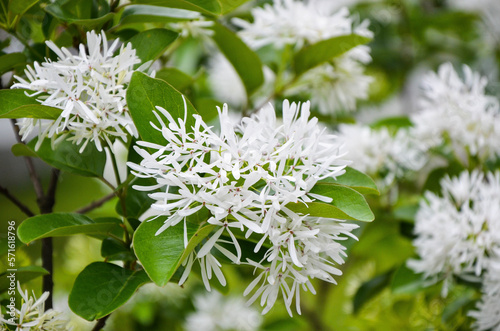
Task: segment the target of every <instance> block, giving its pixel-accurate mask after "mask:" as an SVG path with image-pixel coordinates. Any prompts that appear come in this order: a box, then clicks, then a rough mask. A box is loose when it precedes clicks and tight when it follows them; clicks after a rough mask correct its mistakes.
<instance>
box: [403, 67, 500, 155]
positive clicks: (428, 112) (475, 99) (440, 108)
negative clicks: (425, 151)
mask: <svg viewBox="0 0 500 331" xmlns="http://www.w3.org/2000/svg"><path fill="white" fill-rule="evenodd" d="M463 74H464V78H463V79H461V78H460V77H459V76H458V74H457V72H456V71H455V70H454V69H453V66H452V65H451V64H450V63H445V64H443V65H441V66H440V67H439V69H438V71H437V73H434V72H431V73H429V74H427V76H425V78H424V79H423V81H422V90H423V93H422V98H421V100H420V109H421V110H420V112H418V113H417V114H415V115H414V116H413V118H412V120H413V122H414V125H415V129H414V132H413V135H414V136H415V137H417V139H418V140H420V141H422V142H423V143H424V144H425V145H426V147H428V148H429V147H434V146H438V145H440V144H442V143H443V142H446V140H448V139H449V143H450V144H451V146H452V148H453V151H454V152H455V154H456V155H457V157H458V158H459V159H460V160H462V162H464V164H468V162H469V157H475V158H477V159H478V160H479V161H485V160H487V159H489V158H493V157H495V155H496V156H500V108H499V105H498V100H497V99H496V98H494V97H492V96H488V95H486V94H485V87H486V85H487V83H488V81H487V79H486V78H485V77H482V76H480V75H479V74H478V73H477V72H473V71H472V70H471V69H470V68H469V67H468V66H465V65H464V66H463ZM443 119H446V120H443Z"/></svg>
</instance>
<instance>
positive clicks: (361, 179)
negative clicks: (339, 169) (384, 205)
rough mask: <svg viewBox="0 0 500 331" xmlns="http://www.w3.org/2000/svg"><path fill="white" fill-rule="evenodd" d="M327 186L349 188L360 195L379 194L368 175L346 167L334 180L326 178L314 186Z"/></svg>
mask: <svg viewBox="0 0 500 331" xmlns="http://www.w3.org/2000/svg"><path fill="white" fill-rule="evenodd" d="M329 184H340V185H344V186H349V187H350V188H352V189H353V190H356V191H358V192H359V193H361V194H373V195H379V194H380V193H379V191H378V189H377V185H375V182H374V181H373V179H371V178H370V177H369V176H368V175H365V174H364V173H362V172H361V171H358V170H356V169H353V168H351V167H346V168H345V173H344V174H343V175H340V176H338V177H337V178H336V179H335V178H331V177H328V178H325V179H323V180H321V181H319V182H318V183H316V185H319V186H321V185H329Z"/></svg>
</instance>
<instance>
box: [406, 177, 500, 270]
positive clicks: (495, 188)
mask: <svg viewBox="0 0 500 331" xmlns="http://www.w3.org/2000/svg"><path fill="white" fill-rule="evenodd" d="M441 188H442V196H439V195H436V194H434V193H431V192H426V195H425V198H426V199H425V200H423V201H422V202H421V204H420V208H419V210H418V212H417V215H416V217H415V234H416V235H417V238H416V239H415V240H414V241H413V244H414V246H415V247H416V250H417V253H418V255H419V257H420V259H419V260H410V261H409V262H408V265H409V266H410V267H411V268H412V269H413V270H415V271H416V272H422V273H424V276H426V277H432V278H438V277H445V278H447V277H450V276H452V275H459V276H462V277H467V276H469V277H470V276H472V277H475V276H481V275H482V274H483V273H484V271H485V270H488V269H489V268H490V265H491V263H492V261H495V258H494V256H495V255H496V254H498V252H500V251H499V250H500V221H499V216H498V215H500V172H496V173H488V174H487V175H483V174H482V173H480V172H478V171H473V172H471V173H469V172H467V171H465V172H462V173H461V174H460V176H458V177H455V178H450V177H445V178H444V179H443V180H441Z"/></svg>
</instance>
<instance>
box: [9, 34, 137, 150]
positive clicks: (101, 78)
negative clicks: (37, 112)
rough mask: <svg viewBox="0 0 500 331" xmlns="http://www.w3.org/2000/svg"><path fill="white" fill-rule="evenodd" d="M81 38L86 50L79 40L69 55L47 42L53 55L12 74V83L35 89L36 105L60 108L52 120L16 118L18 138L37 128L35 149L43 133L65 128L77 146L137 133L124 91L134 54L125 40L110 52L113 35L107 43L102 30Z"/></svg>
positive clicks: (60, 135)
mask: <svg viewBox="0 0 500 331" xmlns="http://www.w3.org/2000/svg"><path fill="white" fill-rule="evenodd" d="M87 43H88V50H87V49H86V47H85V45H83V44H80V47H79V54H78V55H73V54H71V53H70V52H69V51H68V50H67V49H66V48H64V47H63V48H58V47H57V46H56V45H55V44H54V43H53V42H52V41H47V46H48V47H49V48H50V49H51V50H52V51H54V52H55V53H56V55H57V56H58V60H57V61H55V62H53V61H50V60H47V62H44V63H42V64H38V63H37V62H35V63H34V65H33V68H32V67H29V66H28V67H27V69H26V71H25V73H26V76H27V80H25V79H23V78H21V77H17V76H16V79H17V80H18V81H19V83H16V84H14V85H13V86H12V88H25V89H29V90H34V91H37V92H36V93H34V94H33V96H38V101H40V103H41V104H43V105H46V106H52V107H56V108H60V109H62V113H61V115H60V117H59V118H58V119H56V120H53V121H52V120H36V119H29V118H28V119H23V120H22V121H21V122H20V124H19V125H20V128H21V134H22V135H23V139H26V137H27V136H28V135H29V134H30V133H31V132H32V131H33V130H34V129H35V128H38V130H39V132H38V136H39V140H38V143H37V148H38V147H39V146H40V144H41V143H42V141H43V139H44V138H46V137H48V138H52V139H53V142H54V141H55V140H56V138H57V139H64V137H65V136H68V134H69V133H70V135H69V138H68V139H69V140H72V141H74V142H75V143H76V144H82V147H81V149H80V151H83V150H84V149H85V147H86V146H87V144H88V143H89V141H90V142H94V143H95V145H96V147H97V149H98V150H102V143H103V141H105V142H106V143H107V144H108V145H110V146H111V145H112V144H111V140H114V139H115V138H117V137H119V138H121V139H123V140H124V141H126V140H127V137H128V136H129V135H133V136H137V130H136V128H135V126H134V123H133V122H132V119H131V117H130V114H129V113H128V109H127V104H126V100H125V92H126V88H127V85H128V83H129V82H130V78H131V76H132V73H133V72H134V65H136V64H138V63H140V59H139V58H138V57H137V56H136V54H135V50H134V49H132V45H131V44H130V43H129V44H127V45H122V47H121V48H120V50H119V53H118V54H117V55H116V56H114V55H113V53H114V51H115V50H116V47H117V46H118V40H115V42H114V43H113V44H112V45H111V46H109V45H108V41H107V39H106V35H105V33H104V32H102V33H101V34H100V35H98V34H96V33H95V32H94V31H92V32H88V33H87Z"/></svg>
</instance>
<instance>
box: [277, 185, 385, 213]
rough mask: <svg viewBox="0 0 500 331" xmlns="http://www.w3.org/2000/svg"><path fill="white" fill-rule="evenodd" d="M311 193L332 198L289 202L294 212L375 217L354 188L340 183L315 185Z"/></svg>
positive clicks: (289, 206)
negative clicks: (324, 200)
mask: <svg viewBox="0 0 500 331" xmlns="http://www.w3.org/2000/svg"><path fill="white" fill-rule="evenodd" d="M311 193H314V194H319V195H322V196H325V197H328V198H332V199H333V200H332V202H330V203H325V202H311V203H307V205H306V204H304V203H300V202H299V203H290V204H288V205H287V207H288V208H290V209H291V210H293V211H295V212H300V213H303V214H309V215H311V216H317V217H330V218H338V219H345V220H356V221H362V222H371V221H373V220H374V219H375V216H374V215H373V213H372V211H371V210H370V206H369V205H368V203H367V202H366V200H365V198H364V197H363V196H362V195H361V194H360V193H358V192H356V191H355V190H353V189H351V188H348V187H345V186H341V185H334V184H330V185H316V186H314V187H313V189H312V190H311Z"/></svg>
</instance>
